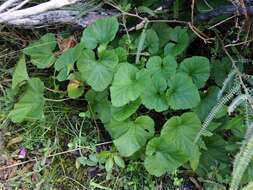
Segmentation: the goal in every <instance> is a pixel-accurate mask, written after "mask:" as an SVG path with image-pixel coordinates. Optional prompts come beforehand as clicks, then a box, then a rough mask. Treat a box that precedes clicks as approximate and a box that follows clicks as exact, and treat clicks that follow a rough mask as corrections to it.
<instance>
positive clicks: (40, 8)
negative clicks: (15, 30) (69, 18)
mask: <svg viewBox="0 0 253 190" xmlns="http://www.w3.org/2000/svg"><path fill="white" fill-rule="evenodd" d="M10 1H13V0H10ZM7 2H8V1H7ZM76 2H78V0H60V1H59V0H50V1H48V2H45V3H41V4H39V5H36V6H33V7H29V8H25V9H21V10H14V11H7V12H4V13H1V14H0V23H3V22H9V21H12V20H16V19H23V18H25V17H29V16H31V15H37V14H40V13H44V12H46V11H49V10H54V9H59V8H62V7H64V6H67V5H71V4H74V3H76Z"/></svg>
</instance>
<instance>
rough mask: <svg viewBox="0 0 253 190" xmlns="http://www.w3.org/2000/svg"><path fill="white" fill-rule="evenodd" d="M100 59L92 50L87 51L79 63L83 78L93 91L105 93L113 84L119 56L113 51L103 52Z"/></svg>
mask: <svg viewBox="0 0 253 190" xmlns="http://www.w3.org/2000/svg"><path fill="white" fill-rule="evenodd" d="M98 56H99V59H98V60H96V59H95V55H94V53H93V52H92V51H91V50H85V51H84V52H83V54H82V55H81V57H80V59H79V60H78V62H77V67H78V70H79V71H80V73H81V77H82V79H83V80H85V81H86V82H87V83H88V84H89V85H90V86H91V87H92V89H93V90H95V91H103V90H105V89H106V88H107V87H108V86H109V85H110V84H111V82H112V79H113V75H114V70H115V68H116V66H117V64H118V56H117V55H116V54H115V52H114V51H113V50H106V51H103V52H101V53H100V54H99V55H98Z"/></svg>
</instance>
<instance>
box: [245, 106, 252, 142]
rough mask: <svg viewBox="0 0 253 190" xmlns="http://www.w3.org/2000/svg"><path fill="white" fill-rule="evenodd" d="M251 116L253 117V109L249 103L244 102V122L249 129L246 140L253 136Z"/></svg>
mask: <svg viewBox="0 0 253 190" xmlns="http://www.w3.org/2000/svg"><path fill="white" fill-rule="evenodd" d="M250 115H252V108H251V106H250V105H249V103H248V102H244V117H245V119H244V121H245V125H246V128H247V131H246V134H245V139H248V138H249V137H250V136H251V135H252V134H253V126H252V125H251V123H252V122H251V119H250Z"/></svg>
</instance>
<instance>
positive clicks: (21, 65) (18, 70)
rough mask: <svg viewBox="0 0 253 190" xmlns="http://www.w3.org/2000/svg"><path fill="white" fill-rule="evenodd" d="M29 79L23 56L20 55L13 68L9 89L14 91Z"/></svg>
mask: <svg viewBox="0 0 253 190" xmlns="http://www.w3.org/2000/svg"><path fill="white" fill-rule="evenodd" d="M28 79H29V76H28V73H27V69H26V61H25V56H24V55H22V56H21V57H20V59H19V61H18V63H17V65H16V67H15V70H14V73H13V76H12V86H11V88H12V89H14V88H16V87H17V86H18V85H20V84H21V83H22V82H24V81H26V80H28Z"/></svg>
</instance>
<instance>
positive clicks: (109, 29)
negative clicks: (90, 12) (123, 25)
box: [81, 17, 119, 49]
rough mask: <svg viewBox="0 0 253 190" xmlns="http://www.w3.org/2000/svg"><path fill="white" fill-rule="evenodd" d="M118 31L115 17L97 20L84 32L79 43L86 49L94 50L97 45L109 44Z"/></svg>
mask: <svg viewBox="0 0 253 190" xmlns="http://www.w3.org/2000/svg"><path fill="white" fill-rule="evenodd" d="M118 29H119V23H118V21H117V19H116V18H115V17H110V18H103V19H98V20H96V21H95V22H94V23H93V24H91V25H90V26H88V27H87V28H86V29H85V30H84V32H83V36H82V39H81V41H82V42H84V44H85V47H86V48H89V49H94V48H96V47H97V45H98V44H101V45H106V44H108V43H109V42H111V41H112V40H113V39H114V38H115V36H116V33H117V31H118Z"/></svg>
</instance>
